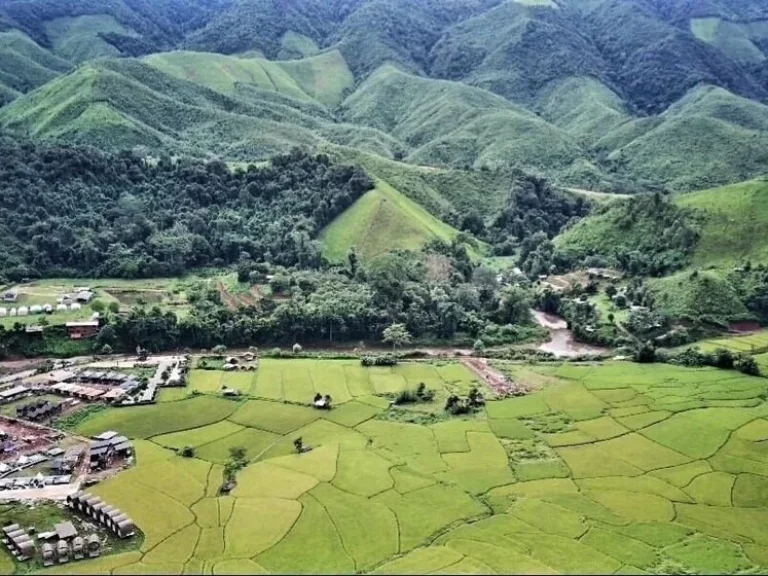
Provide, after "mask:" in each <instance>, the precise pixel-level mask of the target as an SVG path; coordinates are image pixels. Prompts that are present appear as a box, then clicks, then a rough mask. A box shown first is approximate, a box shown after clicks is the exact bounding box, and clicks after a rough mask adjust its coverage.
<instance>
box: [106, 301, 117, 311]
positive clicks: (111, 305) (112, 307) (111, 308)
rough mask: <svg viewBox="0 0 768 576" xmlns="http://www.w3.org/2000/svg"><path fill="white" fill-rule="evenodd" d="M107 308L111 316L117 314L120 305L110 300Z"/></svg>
mask: <svg viewBox="0 0 768 576" xmlns="http://www.w3.org/2000/svg"><path fill="white" fill-rule="evenodd" d="M107 308H109V311H110V312H112V314H117V313H118V312H120V303H119V302H118V301H117V300H112V302H110V303H109V305H108V306H107Z"/></svg>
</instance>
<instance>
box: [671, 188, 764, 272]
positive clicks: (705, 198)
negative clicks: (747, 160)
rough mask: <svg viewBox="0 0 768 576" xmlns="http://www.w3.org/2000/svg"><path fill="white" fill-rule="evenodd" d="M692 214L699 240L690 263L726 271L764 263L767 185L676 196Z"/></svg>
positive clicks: (677, 201)
mask: <svg viewBox="0 0 768 576" xmlns="http://www.w3.org/2000/svg"><path fill="white" fill-rule="evenodd" d="M675 201H676V203H677V204H678V205H680V206H683V207H686V208H688V209H691V210H693V211H694V213H695V215H696V216H697V218H698V222H699V224H698V225H699V228H700V230H701V238H700V239H699V242H698V243H697V245H696V251H695V253H694V258H693V263H694V264H695V265H697V266H700V267H702V268H704V267H716V268H719V269H730V268H733V267H735V266H739V265H741V264H742V263H743V262H744V261H746V260H751V261H752V262H755V263H758V262H766V261H768V182H767V181H764V180H755V181H751V182H744V183H741V184H734V185H731V186H725V187H723V188H714V189H710V190H702V191H699V192H692V193H690V194H684V195H681V196H678V197H677V198H676V199H675Z"/></svg>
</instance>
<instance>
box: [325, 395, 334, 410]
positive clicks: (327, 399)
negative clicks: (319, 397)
mask: <svg viewBox="0 0 768 576" xmlns="http://www.w3.org/2000/svg"><path fill="white" fill-rule="evenodd" d="M323 399H324V400H325V409H326V410H330V409H331V402H333V398H331V395H330V394H326V395H325V398H323Z"/></svg>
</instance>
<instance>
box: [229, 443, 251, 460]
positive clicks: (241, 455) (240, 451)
mask: <svg viewBox="0 0 768 576" xmlns="http://www.w3.org/2000/svg"><path fill="white" fill-rule="evenodd" d="M247 454H248V451H247V450H246V449H245V448H244V447H242V446H232V448H230V449H229V456H230V458H231V459H232V460H234V461H235V462H245V460H246V456H247Z"/></svg>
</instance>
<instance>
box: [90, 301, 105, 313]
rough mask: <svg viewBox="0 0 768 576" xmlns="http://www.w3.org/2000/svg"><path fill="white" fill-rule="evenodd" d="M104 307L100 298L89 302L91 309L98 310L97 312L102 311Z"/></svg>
mask: <svg viewBox="0 0 768 576" xmlns="http://www.w3.org/2000/svg"><path fill="white" fill-rule="evenodd" d="M105 308H106V306H105V305H104V302H102V301H101V300H94V301H93V302H91V310H93V311H94V312H99V313H101V312H104V310H105Z"/></svg>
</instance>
